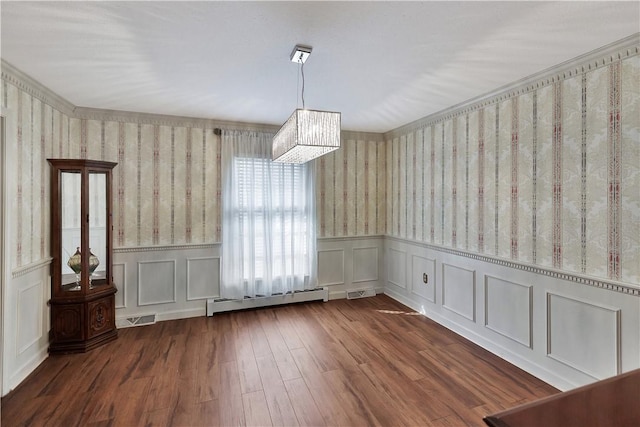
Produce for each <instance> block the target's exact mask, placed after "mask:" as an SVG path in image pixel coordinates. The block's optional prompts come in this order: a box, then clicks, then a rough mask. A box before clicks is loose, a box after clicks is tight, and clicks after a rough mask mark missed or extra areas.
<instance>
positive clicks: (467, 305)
mask: <svg viewBox="0 0 640 427" xmlns="http://www.w3.org/2000/svg"><path fill="white" fill-rule="evenodd" d="M475 301H476V272H475V271H474V270H468V269H466V268H462V267H457V266H455V265H449V264H443V265H442V306H443V307H444V308H446V309H447V310H449V311H452V312H454V313H456V314H459V315H460V316H462V317H465V318H467V319H469V320H471V321H472V322H475V320H476V310H475Z"/></svg>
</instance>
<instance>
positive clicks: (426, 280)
mask: <svg viewBox="0 0 640 427" xmlns="http://www.w3.org/2000/svg"><path fill="white" fill-rule="evenodd" d="M422 281H423V282H424V283H429V276H428V275H427V273H422Z"/></svg>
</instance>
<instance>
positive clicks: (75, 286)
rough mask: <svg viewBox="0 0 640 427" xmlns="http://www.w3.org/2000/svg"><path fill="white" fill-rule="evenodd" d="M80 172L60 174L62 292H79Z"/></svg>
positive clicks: (80, 237) (80, 234)
mask: <svg viewBox="0 0 640 427" xmlns="http://www.w3.org/2000/svg"><path fill="white" fill-rule="evenodd" d="M81 182H82V174H81V173H80V171H70V172H61V174H60V193H61V194H60V196H61V197H60V199H61V226H62V239H61V242H62V250H61V251H60V253H61V254H62V261H63V262H61V263H60V266H61V269H62V271H61V272H60V273H61V276H62V282H61V286H62V290H64V291H79V290H80V280H81V277H80V276H81V265H82V260H81V249H82V248H81V246H82V245H81V240H82V232H81V230H82V227H81V212H80V210H81V208H80V206H81V200H80V199H81V196H82V188H81V186H82V184H81Z"/></svg>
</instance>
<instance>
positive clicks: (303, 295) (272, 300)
mask: <svg viewBox="0 0 640 427" xmlns="http://www.w3.org/2000/svg"><path fill="white" fill-rule="evenodd" d="M318 300H322V301H325V302H326V301H328V300H329V288H327V287H324V288H318V289H314V290H310V291H303V292H295V293H293V294H286V295H273V296H269V297H258V298H246V299H243V300H223V301H220V300H214V299H210V300H207V310H206V315H207V316H213V315H214V314H215V313H223V312H225V311H234V310H244V309H247V308H258V307H268V306H272V305H281V304H290V303H296V302H305V301H318Z"/></svg>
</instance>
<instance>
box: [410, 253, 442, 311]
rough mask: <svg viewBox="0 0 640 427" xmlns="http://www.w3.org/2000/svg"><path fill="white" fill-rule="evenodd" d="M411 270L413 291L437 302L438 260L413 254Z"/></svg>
mask: <svg viewBox="0 0 640 427" xmlns="http://www.w3.org/2000/svg"><path fill="white" fill-rule="evenodd" d="M411 271H412V274H411V292H412V293H414V294H416V295H418V296H420V297H422V298H425V299H426V300H428V301H431V302H432V303H435V302H436V260H435V259H431V258H425V257H421V256H417V255H413V256H412V257H411ZM424 274H426V275H427V283H424V280H423V279H424V276H423V275H424Z"/></svg>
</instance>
